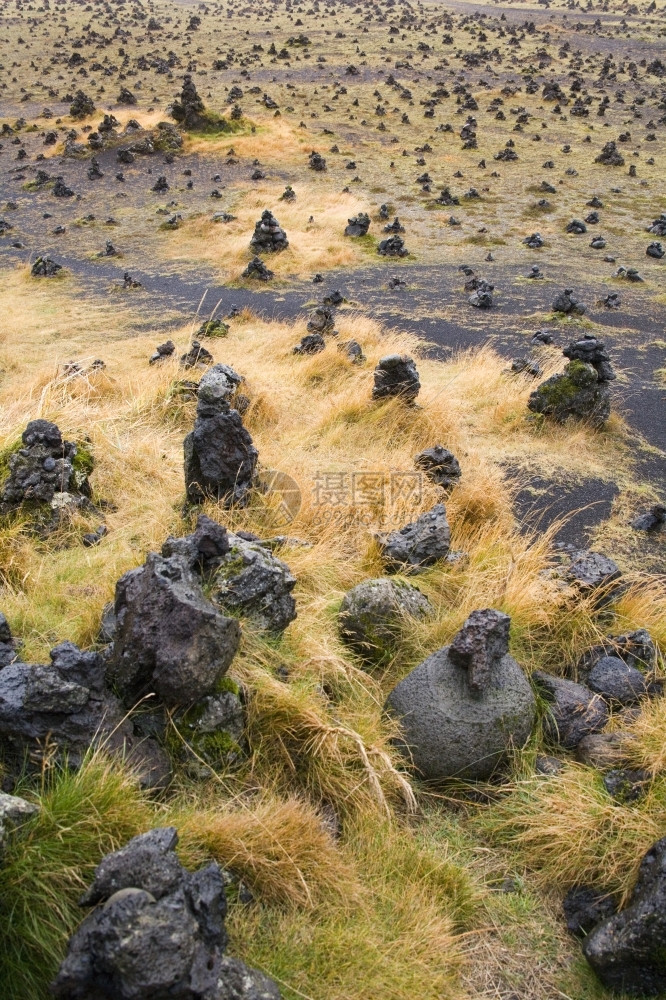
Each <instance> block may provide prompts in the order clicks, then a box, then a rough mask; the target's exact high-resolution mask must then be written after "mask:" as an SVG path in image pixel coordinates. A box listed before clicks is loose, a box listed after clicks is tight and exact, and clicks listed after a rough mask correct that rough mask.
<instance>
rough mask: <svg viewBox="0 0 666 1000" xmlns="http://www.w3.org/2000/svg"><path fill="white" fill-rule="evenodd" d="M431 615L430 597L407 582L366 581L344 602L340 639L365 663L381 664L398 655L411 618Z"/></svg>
mask: <svg viewBox="0 0 666 1000" xmlns="http://www.w3.org/2000/svg"><path fill="white" fill-rule="evenodd" d="M431 612H432V606H431V604H430V602H429V601H428V599H427V597H425V595H424V594H422V593H421V591H420V590H419V589H418V587H415V586H413V585H412V584H410V583H407V582H406V581H404V580H400V579H396V578H392V579H389V578H388V577H379V578H378V579H376V580H364V581H363V583H359V584H358V585H357V586H356V587H353V588H352V590H350V591H349V592H348V593H347V594H345V596H344V598H343V599H342V604H341V605H340V611H339V614H338V624H339V628H340V637H341V639H342V640H343V641H344V642H346V643H347V644H348V645H349V646H351V647H352V648H353V649H354V650H355V651H356V652H357V653H358V654H359V655H360V656H362V657H363V658H364V659H365V660H367V661H369V662H377V661H381V660H382V659H384V658H386V657H387V656H390V655H391V653H392V652H393V651H394V649H395V646H396V644H397V643H398V642H399V640H400V636H401V632H402V629H403V628H404V626H405V624H406V622H407V621H408V620H409V619H410V618H411V619H415V618H425V617H426V616H427V615H428V614H430V613H431Z"/></svg>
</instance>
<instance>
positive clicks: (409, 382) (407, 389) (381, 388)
mask: <svg viewBox="0 0 666 1000" xmlns="http://www.w3.org/2000/svg"><path fill="white" fill-rule="evenodd" d="M420 389H421V383H420V381H419V373H418V372H417V370H416V365H415V363H414V359H413V358H410V357H409V355H407V354H389V355H387V356H386V357H384V358H381V359H380V361H379V364H378V365H377V367H376V368H375V372H374V386H373V389H372V398H373V399H385V398H386V397H388V396H399V397H400V399H403V400H404V401H405V402H406V403H413V402H414V400H415V399H416V397H417V396H418V394H419V391H420Z"/></svg>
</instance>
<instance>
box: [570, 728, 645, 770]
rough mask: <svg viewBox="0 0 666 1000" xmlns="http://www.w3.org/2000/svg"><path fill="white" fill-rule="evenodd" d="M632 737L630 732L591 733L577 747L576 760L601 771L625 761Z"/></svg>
mask: <svg viewBox="0 0 666 1000" xmlns="http://www.w3.org/2000/svg"><path fill="white" fill-rule="evenodd" d="M631 739H632V737H631V735H630V734H629V733H626V732H622V731H618V732H615V733H590V735H589V736H584V737H583V738H582V740H581V741H580V743H579V744H578V745H577V747H576V760H578V761H580V763H581V764H587V766H588V767H597V768H599V769H600V770H601V771H604V770H607V769H608V768H611V767H617V766H618V765H619V764H622V763H624V761H625V759H626V756H627V748H628V745H629V743H630V741H631Z"/></svg>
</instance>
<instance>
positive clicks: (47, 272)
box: [30, 254, 62, 278]
mask: <svg viewBox="0 0 666 1000" xmlns="http://www.w3.org/2000/svg"><path fill="white" fill-rule="evenodd" d="M59 271H62V264H58V263H56V261H54V260H53V259H52V258H51V257H49V255H48V254H44V255H43V256H41V257H38V258H37V260H36V261H35V263H34V264H33V265H32V267H31V268H30V273H31V275H32V276H33V278H54V277H55V276H56V274H58V272H59Z"/></svg>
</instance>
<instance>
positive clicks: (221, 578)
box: [211, 533, 296, 634]
mask: <svg viewBox="0 0 666 1000" xmlns="http://www.w3.org/2000/svg"><path fill="white" fill-rule="evenodd" d="M228 539H229V546H230V547H229V551H228V552H227V553H225V555H224V556H223V557H222V558H221V559H220V560H219V563H218V565H217V567H216V569H215V573H214V575H213V577H212V584H213V589H212V593H211V600H212V602H213V603H214V604H215V605H216V606H218V607H220V608H222V609H224V610H227V611H231V612H232V613H234V614H241V615H244V616H247V617H248V618H250V620H251V621H252V623H253V624H254V625H255V626H257V627H258V628H260V629H263V630H265V631H267V632H272V633H275V634H279V633H280V632H284V630H285V629H286V627H287V625H289V623H290V622H292V621H293V620H294V618H295V617H296V602H295V601H294V598H293V597H292V595H291V592H292V590H293V589H294V587H295V585H296V577H295V576H294V575H293V574H292V572H291V570H290V569H289V567H288V566H287V564H286V563H284V562H282V560H281V559H278V558H277V556H274V555H273V554H272V552H271V551H270V550H269V549H267V548H266V546H264V545H262V544H261V543H260V542H254V541H246V540H245V539H243V538H241V537H240V536H239V535H234V534H231V533H229V535H228Z"/></svg>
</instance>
